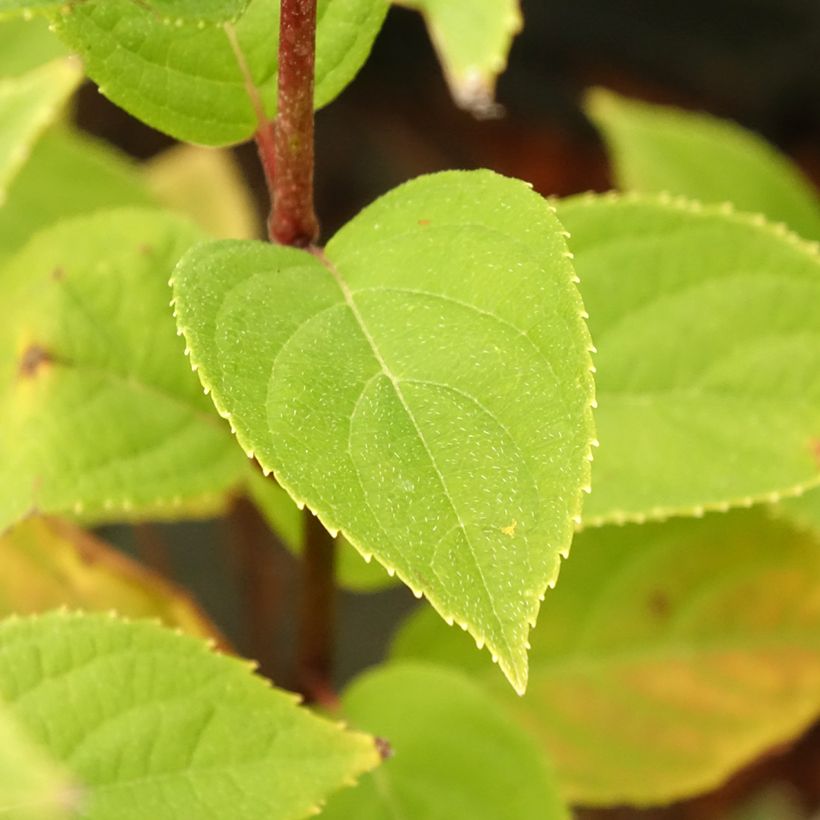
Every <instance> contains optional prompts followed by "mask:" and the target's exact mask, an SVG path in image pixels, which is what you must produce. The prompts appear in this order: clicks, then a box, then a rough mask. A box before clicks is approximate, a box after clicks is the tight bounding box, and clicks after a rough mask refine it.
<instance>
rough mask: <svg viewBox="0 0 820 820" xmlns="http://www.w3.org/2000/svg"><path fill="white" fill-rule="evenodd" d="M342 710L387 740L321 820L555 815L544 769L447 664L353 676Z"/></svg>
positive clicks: (559, 810) (524, 740)
mask: <svg viewBox="0 0 820 820" xmlns="http://www.w3.org/2000/svg"><path fill="white" fill-rule="evenodd" d="M342 708H343V711H344V713H345V715H346V717H347V718H348V719H350V720H352V721H354V722H355V723H356V725H360V726H363V727H365V728H366V729H368V730H369V731H371V732H373V733H375V734H377V735H378V736H380V737H386V738H389V742H390V745H391V749H392V752H393V754H394V756H393V757H391V759H389V760H387V761H386V762H385V763H384V764H383V765H382V766H381V767H380V768H379V769H377V770H376V771H374V772H372V773H371V774H370V775H368V776H367V777H366V778H364V779H363V780H362V782H361V783H360V784H359V786H357V788H355V789H352V790H347V791H344V792H340V793H339V794H337V795H336V796H335V797H333V798H332V799H331V801H330V803H329V804H328V806H327V809H326V810H325V812H323V814H322V817H326V818H327V820H333V818H336V820H350V819H351V818H356V820H394V818H397V817H407V818H413V820H455V818H465V820H466V818H469V820H510V818H515V820H564V818H568V817H569V813H568V811H567V809H566V807H565V806H564V805H563V803H562V802H561V800H560V798H559V797H558V793H557V789H556V786H555V780H554V775H553V774H552V771H551V770H550V769H549V767H548V766H547V764H546V761H545V760H544V758H543V756H542V754H541V753H540V751H539V750H538V748H537V746H536V745H535V743H533V741H532V740H531V739H530V738H529V737H527V735H526V734H525V733H524V732H523V731H522V730H521V729H519V728H518V727H517V726H515V725H514V724H512V723H511V722H510V721H509V720H508V718H507V716H506V715H505V714H504V712H503V711H502V710H501V708H500V707H499V705H498V704H497V702H495V701H494V700H493V699H492V698H491V697H489V696H488V695H487V694H485V693H484V692H482V690H481V689H480V688H479V687H478V686H476V685H475V684H474V683H471V682H470V680H469V679H468V678H467V677H465V676H464V675H460V674H458V673H457V672H455V671H451V670H447V669H442V668H438V667H435V666H431V665H425V664H398V665H392V666H388V667H386V668H383V669H378V670H376V671H374V672H370V673H368V674H366V675H364V676H362V677H361V678H360V679H359V680H357V681H356V682H355V683H354V684H353V685H352V686H351V687H350V689H349V690H348V691H347V693H346V694H345V696H344V699H343V702H342Z"/></svg>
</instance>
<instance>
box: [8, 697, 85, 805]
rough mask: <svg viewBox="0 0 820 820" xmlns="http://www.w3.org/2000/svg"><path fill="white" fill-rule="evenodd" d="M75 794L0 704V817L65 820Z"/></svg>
mask: <svg viewBox="0 0 820 820" xmlns="http://www.w3.org/2000/svg"><path fill="white" fill-rule="evenodd" d="M75 798H76V792H75V791H74V789H73V787H72V786H71V784H70V781H69V779H68V777H67V775H66V774H65V773H64V772H63V771H62V770H61V769H60V767H59V766H57V764H56V763H54V761H53V760H50V759H49V757H48V755H47V754H45V753H44V752H43V750H42V749H40V748H39V747H38V746H37V745H36V744H35V743H32V742H31V740H30V739H29V738H28V737H26V735H25V733H24V732H23V731H22V730H21V729H20V727H19V726H18V725H17V724H16V723H15V721H14V720H13V719H12V717H11V715H10V714H9V712H8V709H7V708H6V706H5V704H0V816H3V817H8V818H11V820H68V818H69V817H70V816H71V814H72V812H71V809H73V808H75V805H74V804H75V802H76V800H75Z"/></svg>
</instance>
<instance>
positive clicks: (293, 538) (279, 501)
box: [248, 471, 399, 592]
mask: <svg viewBox="0 0 820 820" xmlns="http://www.w3.org/2000/svg"><path fill="white" fill-rule="evenodd" d="M248 492H249V495H250V497H251V498H252V499H253V502H254V504H256V506H257V508H258V509H259V511H260V512H261V513H262V516H263V517H264V519H265V521H267V523H268V526H269V527H270V528H271V530H273V532H274V533H275V534H276V536H277V537H278V538H279V540H280V541H281V542H282V544H283V545H284V546H285V547H287V549H288V550H289V551H290V552H291V553H293V554H294V555H301V554H302V548H303V545H304V529H305V524H304V521H305V518H304V512H303V511H302V510H300V509H299V508H298V507H297V506H296V504H295V503H294V502H293V499H292V498H291V497H290V496H289V495H288V494H287V493H286V492H285V491H284V490H283V489H282V488H281V487H280V486H279V485H278V484H277V483H276V482H275V481H274V480H273V479H272V478H265V477H264V476H262V475H260V474H259V473H258V472H256V471H254V472H253V474H252V475H251V477H250V479H249V481H248ZM336 545H337V549H336V566H335V576H336V582H337V583H338V584H340V585H341V586H343V587H345V588H346V589H350V590H353V591H355V592H375V591H377V590H380V589H385V588H387V587H391V586H394V585H395V584H398V583H399V579H398V578H396V577H395V575H393V576H391V575H388V573H387V572H386V571H385V569H384V567H382V566H381V565H380V564H378V563H377V562H376V561H365V560H364V559H363V558H362V556H361V555H360V554H359V553H358V552H357V551H356V549H354V548H353V546H351V544H350V543H349V542H348V541H347V539H346V538H345V537H344V536H343V535H337V537H336Z"/></svg>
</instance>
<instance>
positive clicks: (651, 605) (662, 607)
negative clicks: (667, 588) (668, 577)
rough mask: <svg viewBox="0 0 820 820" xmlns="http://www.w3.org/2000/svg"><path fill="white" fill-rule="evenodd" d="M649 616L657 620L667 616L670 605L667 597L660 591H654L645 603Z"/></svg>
mask: <svg viewBox="0 0 820 820" xmlns="http://www.w3.org/2000/svg"><path fill="white" fill-rule="evenodd" d="M646 605H647V607H648V609H649V612H650V614H652V615H653V616H654V617H655V618H658V619H659V620H660V619H662V618H665V617H666V616H667V615H668V614H669V610H670V608H671V604H670V602H669V596H668V595H666V593H664V592H661V591H660V590H655V591H654V592H653V593H652V594H651V595H650V596H649V599H648V600H647V602H646Z"/></svg>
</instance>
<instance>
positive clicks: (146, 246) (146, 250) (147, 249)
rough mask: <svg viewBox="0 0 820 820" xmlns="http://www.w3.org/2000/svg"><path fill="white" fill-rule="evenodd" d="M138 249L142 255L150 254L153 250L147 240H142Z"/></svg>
mask: <svg viewBox="0 0 820 820" xmlns="http://www.w3.org/2000/svg"><path fill="white" fill-rule="evenodd" d="M138 250H139V252H140V253H141V254H142V255H143V256H150V255H151V254H152V253H153V252H154V246H153V245H149V244H148V243H147V242H143V243H142V244H141V245H140V246H139V248H138Z"/></svg>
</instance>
